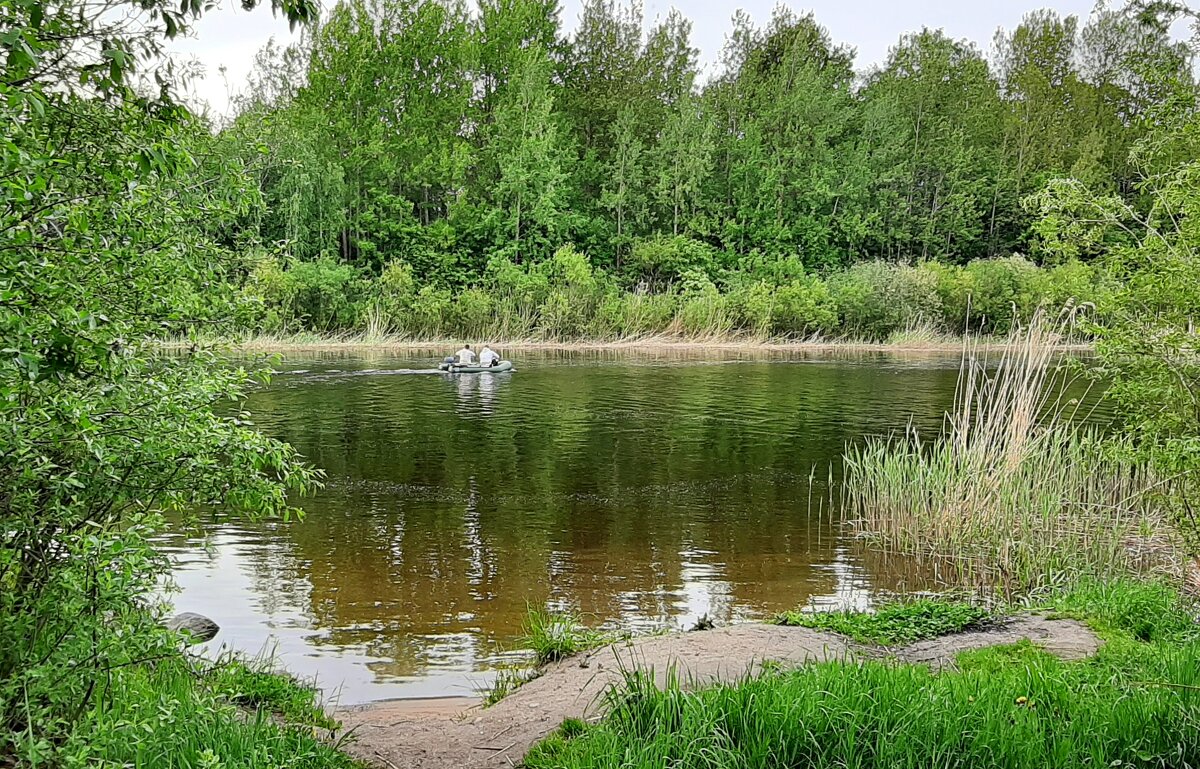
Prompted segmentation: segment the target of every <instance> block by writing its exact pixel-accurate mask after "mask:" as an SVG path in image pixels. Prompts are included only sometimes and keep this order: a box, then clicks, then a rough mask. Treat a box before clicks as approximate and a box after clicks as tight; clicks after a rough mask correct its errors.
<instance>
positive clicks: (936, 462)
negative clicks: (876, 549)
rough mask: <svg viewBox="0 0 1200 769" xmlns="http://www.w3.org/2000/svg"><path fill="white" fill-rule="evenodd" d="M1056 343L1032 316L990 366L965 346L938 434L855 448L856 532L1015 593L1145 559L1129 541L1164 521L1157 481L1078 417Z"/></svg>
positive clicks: (850, 499)
mask: <svg viewBox="0 0 1200 769" xmlns="http://www.w3.org/2000/svg"><path fill="white" fill-rule="evenodd" d="M1059 340H1060V335H1059V334H1058V333H1057V332H1056V331H1054V330H1053V329H1052V328H1051V327H1050V325H1049V324H1048V323H1047V322H1046V321H1045V320H1044V318H1043V317H1042V316H1041V315H1038V316H1037V317H1035V320H1034V322H1033V323H1032V324H1031V325H1030V326H1029V327H1028V328H1026V329H1017V330H1015V331H1014V332H1013V333H1012V335H1011V336H1010V338H1009V344H1008V346H1007V347H1006V350H1007V351H1006V352H1004V353H1003V355H1002V356H1001V359H1000V361H999V364H998V365H997V366H995V367H994V368H993V367H991V366H989V365H988V361H986V360H981V359H979V358H978V357H977V356H976V355H975V352H974V351H973V350H968V351H967V354H965V355H964V358H963V363H962V366H961V369H960V372H959V380H958V391H957V394H956V397H955V405H954V408H953V410H952V411H951V412H950V413H948V414H947V415H946V421H945V426H944V428H943V430H942V432H941V434H940V435H938V436H937V437H936V439H935V440H933V441H932V442H926V441H924V440H923V439H922V437H921V436H919V435H918V434H917V433H916V431H915V430H910V431H909V432H908V434H906V435H905V436H903V437H901V438H872V439H868V440H867V441H866V442H865V443H864V444H863V445H861V446H857V447H852V448H850V449H848V450H847V452H846V454H845V458H844V459H845V469H846V474H845V483H844V486H843V495H844V497H843V509H844V511H845V513H846V514H847V516H848V517H849V519H850V520H851V522H852V525H853V526H854V527H855V528H856V529H857V530H858V532H859V533H860V534H862V535H865V536H868V537H870V538H873V539H875V540H877V541H879V542H881V543H882V544H884V545H885V546H887V547H891V548H894V549H897V550H901V551H905V552H912V553H917V554H920V555H927V556H932V557H935V558H939V559H948V560H949V561H950V562H951V563H953V564H956V565H958V566H959V567H960V568H959V571H960V573H961V574H962V575H963V577H964V579H966V580H967V581H980V580H981V581H984V582H987V583H990V584H992V585H993V586H996V587H999V588H1001V589H1002V590H1004V591H1005V592H1007V593H1009V594H1014V593H1023V592H1027V591H1030V590H1034V589H1037V588H1040V587H1044V586H1046V585H1050V584H1062V583H1069V582H1070V581H1071V580H1073V579H1075V578H1077V577H1079V576H1081V575H1092V576H1098V577H1111V576H1115V575H1120V574H1128V573H1131V572H1135V571H1137V570H1138V569H1143V568H1145V567H1146V566H1147V564H1145V563H1142V562H1139V559H1138V558H1137V557H1136V556H1135V555H1134V553H1133V549H1132V548H1131V543H1136V542H1140V541H1145V540H1147V539H1152V538H1155V537H1157V536H1160V535H1161V534H1162V533H1163V532H1164V531H1165V530H1167V525H1166V519H1165V517H1164V516H1163V515H1162V513H1161V511H1160V510H1158V509H1157V508H1156V506H1155V501H1154V500H1155V495H1154V493H1153V491H1154V488H1155V479H1154V478H1153V477H1152V475H1151V474H1150V473H1149V472H1148V471H1146V470H1145V469H1144V468H1142V467H1139V466H1136V465H1133V464H1130V463H1129V462H1128V461H1127V460H1124V459H1122V458H1121V457H1120V455H1119V453H1118V452H1115V451H1113V450H1111V449H1112V445H1111V443H1106V441H1105V440H1104V439H1103V436H1101V435H1100V434H1099V433H1097V432H1096V431H1094V430H1092V429H1089V428H1086V427H1083V426H1081V425H1080V424H1079V423H1078V420H1077V419H1076V416H1077V415H1076V414H1075V413H1074V412H1073V410H1072V409H1073V405H1072V404H1071V403H1070V402H1067V401H1064V400H1063V398H1062V397H1061V394H1062V393H1063V392H1065V391H1066V388H1067V385H1068V383H1069V382H1068V375H1067V374H1066V373H1064V369H1063V368H1061V367H1059V366H1057V365H1056V363H1057V361H1056V360H1055V355H1056V352H1055V349H1056V345H1057V343H1058V342H1059ZM1166 557H1168V558H1169V553H1168V554H1166Z"/></svg>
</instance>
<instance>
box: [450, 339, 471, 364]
mask: <svg viewBox="0 0 1200 769" xmlns="http://www.w3.org/2000/svg"><path fill="white" fill-rule="evenodd" d="M454 358H455V361H456V362H457V363H458V365H460V366H470V365H471V364H472V363H474V362H475V353H473V352H471V345H469V344H464V345H463V348H462V349H461V350H459V351H458V352H456V353H454Z"/></svg>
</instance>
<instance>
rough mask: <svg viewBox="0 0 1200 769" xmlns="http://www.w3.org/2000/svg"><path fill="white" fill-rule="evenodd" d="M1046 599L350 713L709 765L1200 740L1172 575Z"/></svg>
mask: <svg viewBox="0 0 1200 769" xmlns="http://www.w3.org/2000/svg"><path fill="white" fill-rule="evenodd" d="M1043 608H1044V611H1043V612H1041V613H1030V614H1019V615H1016V616H1013V617H1006V618H993V620H992V621H990V622H988V623H986V624H985V625H984V626H983V627H981V628H979V629H975V630H968V631H966V632H960V633H954V634H951V635H946V636H941V637H937V638H932V639H927V640H923V641H917V642H915V643H911V644H909V645H907V646H902V647H898V648H887V647H880V646H876V645H874V644H871V643H865V642H862V641H860V640H856V639H855V638H851V637H848V636H845V635H841V634H838V633H833V632H828V631H824V630H816V629H812V628H807V627H784V626H776V625H765V624H744V625H736V626H732V627H726V628H719V629H715V630H706V631H696V632H688V633H675V634H671V635H666V636H652V637H645V638H640V639H634V640H631V641H622V642H619V643H615V644H612V645H609V646H605V647H603V648H600V649H596V650H593V651H589V652H586V653H583V654H579V655H576V656H573V657H569V658H567V659H563V660H560V661H557V662H554V663H552V664H550V665H548V666H546V667H545V668H544V669H543V671H542V675H541V676H540V677H538V678H536V679H534V680H532V681H530V682H529V683H526V684H525V685H524V686H522V687H520V688H519V689H517V690H516V691H515V692H514V693H512V694H510V695H509V696H507V697H505V698H504V699H502V700H500V701H499V702H498V703H497V704H495V705H493V706H491V707H487V708H484V707H482V706H481V705H480V704H479V703H477V702H469V701H459V702H458V703H455V702H452V701H440V702H438V703H436V704H434V705H431V704H429V703H426V704H425V706H424V707H417V708H414V707H413V705H412V703H405V702H393V703H388V702H384V703H377V704H375V705H371V706H367V707H364V708H359V709H355V710H349V711H345V712H342V713H340V714H339V717H340V718H342V720H343V721H344V724H345V726H346V727H348V728H350V729H352V730H353V731H354V733H355V734H356V737H357V739H356V740H355V741H354V742H353V743H352V744H350V745H348V750H349V751H350V752H351V754H352V755H355V756H357V757H359V758H360V759H362V760H365V761H369V762H372V763H375V764H376V765H380V766H387V767H398V766H405V767H414V768H415V769H438V768H441V767H454V769H462V768H463V767H471V768H474V767H489V768H490V767H497V768H500V767H510V766H512V765H514V764H520V763H522V762H524V764H525V765H528V766H531V767H545V768H546V769H549V768H550V767H562V766H579V767H584V766H587V767H592V766H596V767H599V766H611V765H614V762H619V763H621V764H622V765H628V766H651V765H663V764H664V763H666V764H668V765H676V764H680V765H689V766H690V765H697V766H698V765H700V763H702V762H701V761H700V759H699V756H700V754H701V753H703V754H706V755H717V756H723V757H724V758H723V759H722V760H720V761H718V762H717V765H719V766H764V767H767V766H777V765H787V766H790V765H813V766H835V765H837V766H842V765H856V766H880V767H883V766H888V767H892V766H913V767H916V766H928V765H932V764H933V763H934V761H933V759H934V758H935V757H937V756H940V757H941V759H942V760H941V762H940V763H942V764H943V765H945V764H947V763H949V764H951V765H953V764H955V762H964V763H966V764H970V763H971V760H972V758H973V757H979V756H981V755H983V754H984V752H986V751H988V750H991V751H997V753H996V755H997V756H1000V757H1011V758H1012V759H1013V760H1012V761H1011V762H1009V761H1005V760H998V763H997V762H993V764H992V765H1003V766H1044V765H1047V764H1046V763H1045V762H1046V760H1047V758H1048V757H1052V756H1053V757H1057V758H1058V759H1059V760H1060V761H1059V762H1058V763H1054V765H1055V766H1082V765H1084V764H1085V763H1088V761H1089V760H1096V759H1100V758H1103V763H1092V764H1090V765H1116V764H1114V763H1113V761H1115V760H1118V759H1123V758H1124V757H1127V756H1134V755H1140V756H1142V758H1143V759H1144V760H1145V761H1151V762H1153V761H1154V760H1157V759H1159V758H1162V759H1164V760H1166V759H1168V758H1173V757H1175V756H1178V755H1183V756H1189V757H1195V756H1198V755H1200V737H1196V736H1195V735H1193V737H1194V738H1188V737H1185V736H1184V730H1183V728H1182V727H1183V724H1184V723H1185V722H1187V721H1188V719H1194V718H1195V717H1197V716H1200V686H1197V684H1200V668H1198V667H1197V665H1196V663H1197V662H1200V643H1198V642H1197V638H1196V625H1195V622H1194V619H1193V616H1192V614H1191V613H1189V612H1190V611H1192V610H1190V609H1189V608H1188V607H1187V606H1185V605H1184V604H1182V603H1181V602H1180V601H1179V599H1178V598H1177V597H1176V596H1175V594H1174V593H1172V591H1171V590H1170V589H1169V588H1165V587H1162V586H1156V585H1141V584H1135V583H1114V584H1112V585H1108V586H1102V585H1091V586H1086V587H1082V588H1078V589H1076V590H1074V591H1072V592H1071V593H1069V594H1067V595H1064V596H1061V597H1060V598H1058V599H1056V600H1054V601H1052V602H1049V603H1048V604H1047V605H1046V606H1045V607H1043ZM860 616H861V615H860ZM911 619H912V617H911V616H910V617H908V620H909V621H911ZM847 627H848V628H851V629H850V630H848V632H851V633H853V632H854V630H853V629H852V628H853V627H854V622H853V620H852V619H851V620H850V623H849V624H848V625H847ZM762 702H771V703H772V705H771V706H770V707H761V706H759V705H756V704H755V703H762ZM456 706H457V707H456ZM904 723H907V724H908V726H906V727H904V734H905V739H903V740H900V739H898V734H900V732H897V731H896V730H897V728H899V727H900V725H901V724H904ZM951 727H952V728H951ZM1172 730H1176V731H1172ZM817 734H827V735H828V741H824V740H815V739H814V738H815V735H817ZM839 734H840V735H841V737H839V736H837V735H839ZM1099 734H1104V735H1105V740H1104V741H1103V742H1101V741H1099V740H1097V739H1096V735H1099ZM851 736H853V738H854V739H853V740H849V739H847V738H849V737H851ZM947 740H949V742H947ZM893 741H895V743H896V744H892V743H893ZM689 745H691V746H692V747H689ZM699 746H705V747H703V748H701V747H699ZM693 748H695V750H693ZM1031 749H1032V751H1033V752H1030V750H1031ZM897 750H900V753H897V752H896V751H897ZM710 751H711V752H710ZM760 751H761V752H760ZM905 751H907V753H906V754H905ZM1039 751H1044V752H1039ZM789 752H797V755H799V754H803V755H805V756H806V758H807V760H806V761H800V763H799V764H797V763H796V761H793V760H784V759H782V758H781V756H782V755H783V754H785V753H789ZM902 754H905V755H907V758H908V759H909V760H908V762H905V761H902V760H901V761H898V759H900V758H903V757H904V756H903V755H902ZM772 757H774V758H772ZM1190 763H1191V759H1190V758H1189V759H1187V761H1185V763H1183V764H1179V765H1189V764H1190ZM705 765H707V766H711V765H712V764H711V763H706V764H705Z"/></svg>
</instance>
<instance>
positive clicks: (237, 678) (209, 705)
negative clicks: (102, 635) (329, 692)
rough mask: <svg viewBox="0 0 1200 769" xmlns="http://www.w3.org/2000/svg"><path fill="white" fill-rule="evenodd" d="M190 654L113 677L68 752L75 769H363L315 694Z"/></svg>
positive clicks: (254, 669) (253, 667) (249, 667)
mask: <svg viewBox="0 0 1200 769" xmlns="http://www.w3.org/2000/svg"><path fill="white" fill-rule="evenodd" d="M198 665H199V663H191V664H189V663H187V662H186V661H185V660H183V659H182V658H170V659H167V660H161V661H159V662H157V663H154V664H153V665H139V666H132V667H128V668H122V669H118V670H115V671H113V675H112V680H111V684H110V686H109V688H108V689H107V690H106V691H105V692H103V693H102V696H101V698H100V703H101V704H100V705H98V706H96V707H94V708H92V709H91V710H90V712H89V713H88V714H87V715H86V716H85V718H84V719H83V721H82V723H81V724H80V726H79V728H78V729H76V730H75V733H74V735H73V737H72V739H71V742H70V744H68V745H66V746H65V747H64V748H63V750H62V751H61V752H60V754H59V755H61V756H62V757H63V759H64V763H65V764H66V765H69V766H84V765H104V766H129V767H156V766H163V767H167V766H171V767H195V768H197V769H199V768H201V767H205V768H207V767H222V766H224V767H234V766H236V767H249V768H252V769H253V768H256V767H261V768H262V769H269V768H274V767H280V766H288V767H296V768H297V769H360V767H361V764H359V763H358V762H357V761H355V760H354V759H351V758H350V757H349V756H347V755H346V754H344V753H342V752H341V751H339V750H338V749H337V746H336V745H335V744H332V743H331V742H330V741H329V740H328V738H329V737H330V735H331V732H330V731H329V730H331V729H332V728H334V727H335V726H336V725H337V724H336V722H334V721H333V720H332V719H330V718H329V717H328V716H327V715H326V714H325V712H324V711H323V710H322V708H321V705H320V702H319V701H318V699H317V695H316V692H315V690H313V689H312V688H310V687H308V686H306V685H304V684H302V683H300V682H298V681H296V680H295V679H292V678H290V677H279V676H275V675H274V674H271V673H268V672H267V671H266V670H265V669H264V668H261V667H259V666H258V665H257V664H255V663H244V662H237V661H234V660H230V659H227V660H224V661H222V662H221V663H219V664H217V665H216V666H214V667H213V668H211V669H209V670H198V669H197V666H198Z"/></svg>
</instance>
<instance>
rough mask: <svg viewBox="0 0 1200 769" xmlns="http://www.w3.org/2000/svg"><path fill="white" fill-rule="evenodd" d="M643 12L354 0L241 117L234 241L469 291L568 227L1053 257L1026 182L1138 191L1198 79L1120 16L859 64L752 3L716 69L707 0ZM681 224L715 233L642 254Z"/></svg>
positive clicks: (664, 253) (701, 264)
mask: <svg viewBox="0 0 1200 769" xmlns="http://www.w3.org/2000/svg"><path fill="white" fill-rule="evenodd" d="M645 26H646V25H645V24H644V20H643V18H642V15H641V11H640V7H639V6H638V5H637V4H633V5H623V4H622V3H621V2H620V1H619V0H587V2H585V3H584V6H583V10H582V14H581V18H580V20H579V24H578V27H577V29H576V30H575V31H574V33H573V34H571V35H566V34H564V31H563V27H562V22H561V19H560V10H559V7H558V3H557V0H481V2H480V3H479V5H478V7H474V8H468V7H467V6H466V5H465V4H463V3H461V2H448V1H446V0H344V2H340V3H339V4H338V5H336V6H335V7H334V8H333V9H332V10H331V12H330V13H329V14H328V16H327V18H325V19H324V21H323V22H322V24H321V25H320V27H319V28H318V29H316V30H315V32H314V33H313V34H312V35H311V36H309V37H308V38H306V39H305V41H304V42H303V43H301V44H299V45H297V46H294V47H290V48H279V47H275V46H269V47H268V48H266V49H264V51H262V53H261V55H260V57H259V59H258V62H257V66H256V69H255V73H254V75H253V77H252V79H251V83H250V86H249V88H248V89H247V91H246V92H245V93H244V94H243V96H242V97H241V98H240V100H239V106H238V114H237V116H236V119H234V120H233V121H232V124H231V125H229V126H228V127H227V128H226V130H225V131H224V133H223V137H224V138H225V139H226V141H227V143H228V148H229V149H228V150H227V151H231V152H242V153H245V157H244V160H245V162H247V163H249V164H250V165H251V166H252V167H253V169H254V173H255V175H256V178H257V180H258V184H259V186H260V188H261V190H262V193H263V198H262V204H261V206H259V207H258V209H257V210H256V211H255V214H254V216H253V217H252V218H248V219H247V220H246V221H245V222H244V223H243V224H244V227H243V229H241V230H239V231H238V232H237V233H231V235H230V236H231V237H233V236H234V235H235V234H236V235H239V236H241V237H249V238H251V239H253V240H254V242H257V243H261V244H266V245H268V246H272V247H273V246H275V245H279V244H282V245H283V253H284V254H286V255H287V256H288V257H290V258H294V259H296V260H313V259H316V258H318V257H321V256H323V255H324V256H328V257H332V258H334V259H336V260H338V261H341V262H346V263H350V264H354V265H356V266H358V267H360V268H362V269H363V270H364V271H366V272H368V273H370V274H379V273H380V272H381V271H382V270H383V269H384V268H385V266H386V265H387V264H388V263H389V262H392V261H395V260H403V261H404V262H405V263H407V264H408V265H409V266H411V267H412V269H413V271H414V273H415V275H416V276H417V278H418V281H419V282H421V283H425V282H429V283H434V284H438V285H444V286H448V287H459V286H463V285H466V284H468V283H471V282H473V281H475V280H477V279H478V278H479V277H480V276H483V275H485V274H486V273H487V270H488V264H489V262H490V261H494V260H497V259H499V260H504V261H507V262H511V263H513V264H518V265H523V264H529V263H538V262H541V261H544V260H546V259H547V258H549V257H550V256H551V255H552V254H553V253H554V252H555V251H556V250H557V249H558V248H559V247H560V246H563V245H564V244H571V245H573V246H574V247H575V248H576V249H578V250H579V251H581V252H582V253H584V254H586V256H587V258H588V261H589V263H590V264H591V265H592V266H593V267H595V268H599V269H603V270H605V271H608V272H610V273H612V274H614V275H618V276H619V277H620V278H621V279H622V280H623V281H625V283H626V285H628V286H634V285H637V284H639V283H641V284H643V285H645V286H647V287H649V288H656V286H655V284H656V283H662V282H667V281H670V280H673V279H677V278H678V277H679V274H680V272H681V270H680V269H679V268H680V267H682V268H684V269H687V268H689V267H697V268H701V269H703V270H705V271H706V272H708V273H709V274H710V276H711V277H714V278H716V277H718V275H719V273H720V271H722V270H723V271H726V272H738V271H744V270H747V269H751V268H753V267H754V266H755V265H756V264H761V263H762V262H763V261H767V262H774V261H777V260H781V259H795V260H798V261H799V262H800V263H801V264H802V265H803V267H804V268H806V269H809V270H811V269H814V268H828V267H833V266H840V265H846V264H850V263H854V262H857V261H863V260H870V259H883V260H887V261H893V262H904V263H912V262H916V261H920V260H937V261H945V262H954V263H966V262H968V261H970V260H973V259H978V258H984V257H996V256H1008V255H1011V254H1012V253H1014V252H1019V253H1023V254H1026V255H1029V256H1032V257H1033V258H1034V259H1035V260H1036V259H1041V258H1043V255H1044V254H1043V251H1042V250H1041V249H1040V248H1039V242H1038V240H1037V238H1036V233H1035V231H1034V229H1033V228H1032V226H1031V225H1032V223H1033V221H1034V214H1033V212H1031V211H1030V210H1029V209H1027V208H1026V207H1025V205H1024V201H1025V199H1026V198H1027V197H1028V196H1029V195H1031V194H1033V193H1036V192H1038V191H1039V190H1040V189H1042V188H1043V187H1044V185H1045V184H1046V183H1047V182H1048V181H1049V180H1051V179H1054V178H1063V177H1069V178H1074V179H1077V180H1079V181H1081V182H1082V183H1084V184H1086V185H1087V186H1088V187H1089V188H1090V189H1093V190H1095V191H1097V192H1103V193H1112V194H1116V195H1118V196H1120V197H1122V198H1123V199H1125V200H1128V201H1130V202H1134V203H1136V199H1137V190H1136V188H1135V185H1134V181H1135V178H1136V173H1137V169H1136V168H1134V167H1133V165H1132V161H1131V160H1130V154H1129V150H1130V148H1131V147H1132V146H1133V145H1134V144H1135V143H1136V142H1137V141H1138V140H1139V138H1140V137H1142V136H1143V135H1144V133H1145V132H1146V130H1147V124H1146V120H1145V118H1146V116H1147V114H1148V113H1149V110H1150V109H1151V107H1152V106H1153V105H1154V104H1155V103H1156V101H1157V100H1159V99H1160V98H1161V97H1162V86H1161V83H1162V82H1163V78H1164V73H1167V74H1171V73H1174V74H1175V75H1176V76H1177V77H1176V79H1188V78H1190V74H1191V57H1190V53H1189V51H1188V50H1187V48H1186V46H1182V45H1179V44H1176V43H1173V42H1172V41H1171V39H1170V37H1169V35H1168V34H1167V31H1166V30H1165V29H1163V28H1161V27H1155V26H1153V25H1148V24H1145V23H1142V22H1141V21H1139V19H1138V18H1137V17H1136V16H1134V15H1131V14H1128V13H1124V12H1122V11H1117V10H1103V9H1101V10H1098V11H1097V12H1095V13H1094V14H1093V15H1092V16H1091V17H1090V18H1089V19H1088V20H1087V21H1086V22H1085V23H1081V22H1080V21H1079V20H1078V19H1076V18H1075V17H1062V16H1059V15H1058V14H1056V13H1054V12H1052V11H1039V12H1036V13H1032V14H1029V15H1028V16H1027V17H1026V18H1025V19H1024V21H1023V22H1022V24H1021V25H1020V26H1019V27H1018V28H1016V29H1015V30H1011V31H1007V32H1006V31H1001V32H1000V33H998V34H997V36H996V39H995V41H994V45H993V46H992V50H991V51H990V55H987V56H985V53H984V52H983V51H982V50H980V48H979V47H977V46H975V45H973V44H971V43H969V42H966V41H958V40H953V39H950V38H949V37H947V36H946V35H945V34H944V33H942V32H941V31H937V30H931V29H925V30H922V31H920V32H916V33H912V34H908V35H905V36H904V37H902V38H901V39H900V40H899V41H898V42H897V44H896V45H895V46H894V47H893V48H892V50H891V52H890V54H889V55H888V57H887V60H886V61H885V62H883V64H882V65H881V66H879V67H877V68H874V69H872V70H870V71H867V72H862V73H859V72H856V70H855V61H854V52H853V50H852V49H850V48H849V47H847V46H845V45H841V44H839V43H837V42H836V41H834V40H832V39H831V37H830V35H829V33H828V32H827V31H826V30H825V29H824V28H822V27H821V26H820V25H819V23H818V21H817V20H816V19H814V18H813V17H812V16H811V15H796V14H794V13H792V12H790V11H788V10H786V9H779V10H777V11H776V13H775V15H774V17H773V18H772V20H771V21H770V23H769V24H768V25H767V26H766V27H764V28H758V27H755V26H754V25H753V23H752V22H751V21H750V19H749V17H748V16H747V15H745V14H742V13H739V14H737V15H735V16H734V18H733V27H732V30H731V31H730V33H729V35H728V38H727V43H726V46H725V49H724V51H723V52H722V55H721V60H720V66H719V70H718V71H717V72H716V73H715V74H714V75H713V76H712V77H711V78H710V79H708V80H703V81H702V79H701V77H700V70H699V67H698V53H697V51H696V49H695V48H694V47H693V46H692V43H691V41H690V37H689V35H690V30H691V23H690V22H689V21H688V20H687V19H685V18H684V17H683V16H681V15H680V14H679V13H678V12H672V13H671V14H669V15H668V16H667V17H666V18H665V19H661V20H658V21H657V22H656V23H654V24H653V25H651V26H650V27H649V31H648V32H646V31H645ZM677 237H686V238H687V239H689V240H694V241H696V242H697V243H698V244H700V245H699V246H698V247H695V248H690V249H689V248H687V247H685V246H681V245H680V244H679V243H678V242H677V241H674V242H672V243H671V244H670V245H668V246H667V247H660V248H657V249H655V248H647V247H646V246H647V244H654V243H662V242H663V241H664V240H665V239H669V238H677ZM639 246H642V247H641V248H640V249H639ZM639 251H640V257H639ZM1091 255H1092V253H1091V252H1089V253H1081V254H1080V255H1079V256H1080V257H1082V258H1085V259H1086V258H1088V257H1089V256H1091ZM493 269H494V268H493Z"/></svg>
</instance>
